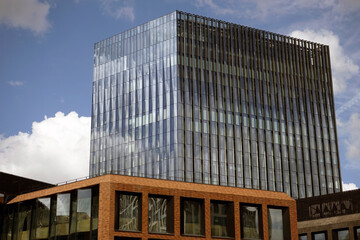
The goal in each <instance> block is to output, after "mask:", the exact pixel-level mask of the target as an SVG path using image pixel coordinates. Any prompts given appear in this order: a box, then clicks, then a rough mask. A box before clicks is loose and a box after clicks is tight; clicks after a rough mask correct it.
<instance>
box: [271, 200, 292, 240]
mask: <svg viewBox="0 0 360 240" xmlns="http://www.w3.org/2000/svg"><path fill="white" fill-rule="evenodd" d="M268 216H269V221H268V222H269V239H272V240H285V239H290V225H289V224H290V218H289V210H288V209H287V208H286V209H283V208H271V207H270V208H268Z"/></svg>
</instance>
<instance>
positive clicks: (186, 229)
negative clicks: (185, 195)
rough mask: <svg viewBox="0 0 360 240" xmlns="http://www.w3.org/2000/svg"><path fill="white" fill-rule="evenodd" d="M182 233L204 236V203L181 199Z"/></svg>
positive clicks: (198, 200) (197, 200) (196, 200)
mask: <svg viewBox="0 0 360 240" xmlns="http://www.w3.org/2000/svg"><path fill="white" fill-rule="evenodd" d="M182 224H183V227H182V232H183V234H186V235H204V201H203V200H200V199H183V201H182Z"/></svg>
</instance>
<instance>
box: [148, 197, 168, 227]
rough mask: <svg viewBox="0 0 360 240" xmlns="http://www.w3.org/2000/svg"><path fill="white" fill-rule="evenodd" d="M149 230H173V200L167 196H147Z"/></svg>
mask: <svg viewBox="0 0 360 240" xmlns="http://www.w3.org/2000/svg"><path fill="white" fill-rule="evenodd" d="M148 217H149V232H150V233H173V232H174V201H173V198H172V197H169V196H157V195H150V196H149V213H148Z"/></svg>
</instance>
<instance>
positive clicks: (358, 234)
mask: <svg viewBox="0 0 360 240" xmlns="http://www.w3.org/2000/svg"><path fill="white" fill-rule="evenodd" d="M354 236H355V240H360V227H356V228H355V229H354Z"/></svg>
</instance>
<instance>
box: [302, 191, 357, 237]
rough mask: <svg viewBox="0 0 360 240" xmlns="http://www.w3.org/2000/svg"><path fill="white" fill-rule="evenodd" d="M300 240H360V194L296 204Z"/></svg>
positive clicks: (327, 196) (351, 192)
mask: <svg viewBox="0 0 360 240" xmlns="http://www.w3.org/2000/svg"><path fill="white" fill-rule="evenodd" d="M296 204H297V213H298V230H299V239H300V240H310V239H313V240H360V190H353V191H347V192H341V193H334V194H329V195H325V196H318V197H313V198H306V199H299V200H297V201H296Z"/></svg>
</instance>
